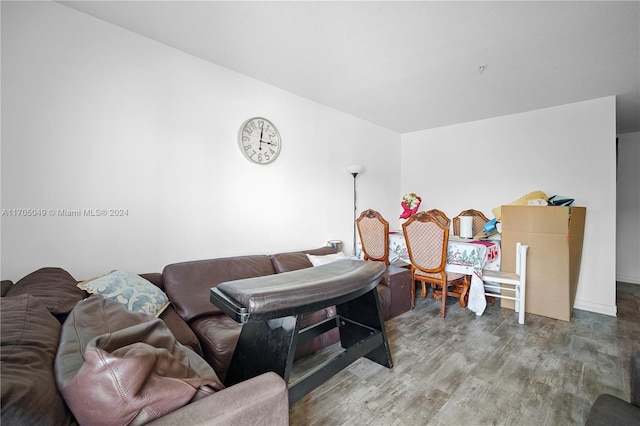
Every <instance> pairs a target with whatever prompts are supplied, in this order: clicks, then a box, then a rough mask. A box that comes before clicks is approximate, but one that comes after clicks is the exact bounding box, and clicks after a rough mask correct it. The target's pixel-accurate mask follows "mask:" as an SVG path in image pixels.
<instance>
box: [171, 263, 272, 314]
mask: <svg viewBox="0 0 640 426" xmlns="http://www.w3.org/2000/svg"><path fill="white" fill-rule="evenodd" d="M275 272H276V271H275V270H274V268H273V265H272V264H271V259H270V258H269V256H266V255H253V256H238V257H228V258H219V259H209V260H196V261H192V262H181V263H174V264H172V265H167V266H165V267H164V270H163V271H162V277H163V279H164V287H165V290H166V292H167V294H168V295H169V298H170V299H171V302H172V303H173V305H174V306H175V308H176V312H178V314H179V315H180V316H181V317H182V318H183V319H184V320H185V321H187V322H189V321H191V320H193V319H195V318H197V317H201V316H205V315H217V314H221V313H222V311H221V310H220V309H218V308H217V307H216V306H215V305H214V304H213V303H211V302H210V299H209V297H210V296H209V291H210V289H211V287H215V286H217V285H218V284H220V283H222V282H225V281H233V280H238V279H243V278H253V277H260V276H263V275H272V274H275Z"/></svg>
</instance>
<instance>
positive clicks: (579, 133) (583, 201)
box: [401, 97, 616, 315]
mask: <svg viewBox="0 0 640 426" xmlns="http://www.w3.org/2000/svg"><path fill="white" fill-rule="evenodd" d="M615 114H616V112H615V97H607V98H601V99H596V100H592V101H587V102H580V103H575V104H569V105H563V106H558V107H554V108H546V109H541V110H536V111H531V112H527V113H522V114H515V115H510V116H504V117H499V118H494V119H489V120H482V121H476V122H471V123H465V124H461V125H456V126H448V127H442V128H438V129H433V130H426V131H421V132H415V133H410V134H405V135H403V136H402V172H401V175H402V177H401V188H402V191H401V192H403V193H405V192H416V193H417V194H418V195H421V196H422V199H423V203H422V206H421V209H424V210H428V209H431V208H439V209H441V210H443V211H444V212H445V213H446V214H447V215H448V216H449V217H454V216H456V215H457V214H458V213H459V212H461V211H462V210H465V209H469V208H474V209H477V210H481V211H482V212H484V213H485V215H487V217H489V218H492V217H493V213H492V209H493V208H494V207H498V206H500V205H501V204H508V203H509V202H511V201H513V200H515V199H518V198H520V197H521V196H523V195H525V194H527V193H529V192H531V191H535V190H541V191H543V192H545V193H546V194H547V195H549V196H551V195H554V194H560V195H565V196H569V197H571V198H575V200H576V201H575V204H576V205H579V206H585V207H587V218H586V226H585V236H584V247H583V256H582V266H581V270H580V278H579V281H578V290H577V294H576V300H575V303H574V307H575V308H577V309H584V310H589V311H594V312H600V313H603V314H607V315H615V314H616V285H615V280H616V272H615V265H616V224H615V218H616V176H615V161H616V160H615V138H616V134H615Z"/></svg>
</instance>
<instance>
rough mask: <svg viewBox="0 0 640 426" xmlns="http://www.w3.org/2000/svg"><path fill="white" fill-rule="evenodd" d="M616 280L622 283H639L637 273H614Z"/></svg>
mask: <svg viewBox="0 0 640 426" xmlns="http://www.w3.org/2000/svg"><path fill="white" fill-rule="evenodd" d="M616 281H621V282H623V283H631V284H640V277H639V276H637V275H625V274H616Z"/></svg>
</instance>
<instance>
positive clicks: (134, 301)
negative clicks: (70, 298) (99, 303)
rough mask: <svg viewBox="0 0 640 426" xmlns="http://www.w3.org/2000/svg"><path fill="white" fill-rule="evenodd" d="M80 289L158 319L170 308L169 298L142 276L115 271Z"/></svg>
mask: <svg viewBox="0 0 640 426" xmlns="http://www.w3.org/2000/svg"><path fill="white" fill-rule="evenodd" d="M78 287H79V288H81V289H83V290H84V291H86V292H87V293H90V294H100V295H102V296H103V297H106V298H108V299H112V300H115V301H117V302H120V303H122V304H123V305H124V306H125V307H126V308H127V309H128V310H130V311H132V312H141V313H145V314H148V315H153V316H154V317H158V316H159V315H160V314H161V313H162V311H164V310H165V309H166V307H167V306H169V298H168V297H167V295H166V294H165V293H164V291H162V290H160V289H159V288H158V287H157V286H155V285H154V284H152V283H151V282H149V281H147V280H145V279H144V278H142V277H141V276H140V275H136V274H132V273H131V272H126V271H113V272H110V273H108V274H107V275H103V276H101V277H98V278H94V279H91V280H87V281H83V282H81V283H80V284H78Z"/></svg>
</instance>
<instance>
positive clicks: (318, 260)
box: [307, 252, 347, 266]
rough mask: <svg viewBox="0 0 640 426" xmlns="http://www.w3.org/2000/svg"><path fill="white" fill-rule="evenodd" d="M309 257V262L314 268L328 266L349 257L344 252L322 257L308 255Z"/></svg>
mask: <svg viewBox="0 0 640 426" xmlns="http://www.w3.org/2000/svg"><path fill="white" fill-rule="evenodd" d="M307 257H308V258H309V261H310V262H311V264H312V265H313V266H322V265H326V264H327V263H331V262H335V261H336V260H341V259H347V256H346V255H345V254H344V253H343V252H340V253H332V254H325V255H322V256H319V255H315V254H307Z"/></svg>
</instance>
